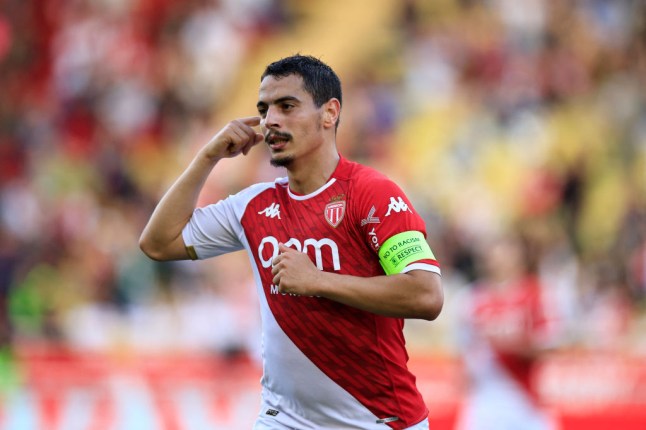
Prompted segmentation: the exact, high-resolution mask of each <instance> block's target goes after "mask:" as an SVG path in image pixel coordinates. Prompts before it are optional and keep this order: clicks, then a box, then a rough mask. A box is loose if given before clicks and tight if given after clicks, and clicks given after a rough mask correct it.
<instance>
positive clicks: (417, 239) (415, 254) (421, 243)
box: [379, 231, 435, 275]
mask: <svg viewBox="0 0 646 430" xmlns="http://www.w3.org/2000/svg"><path fill="white" fill-rule="evenodd" d="M426 258H430V259H433V260H435V255H433V251H431V247H430V246H428V243H427V242H426V239H424V235H423V234H422V233H421V232H419V231H405V232H403V233H399V234H396V235H394V236H393V237H391V238H390V239H388V240H387V241H386V242H384V244H383V245H381V248H379V262H380V263H381V267H383V268H384V272H386V275H396V274H397V273H400V272H401V271H402V270H404V267H406V266H407V265H408V264H409V263H411V262H413V261H417V260H423V259H426Z"/></svg>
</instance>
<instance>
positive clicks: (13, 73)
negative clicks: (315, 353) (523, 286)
mask: <svg viewBox="0 0 646 430" xmlns="http://www.w3.org/2000/svg"><path fill="white" fill-rule="evenodd" d="M297 52H300V53H303V54H312V55H315V56H317V57H320V58H321V59H322V60H323V61H325V62H327V63H329V64H330V65H331V66H332V67H334V68H335V69H336V70H337V71H338V73H339V75H340V77H341V79H342V82H343V85H344V93H345V94H344V99H345V100H344V102H345V104H344V110H343V115H342V120H341V127H340V130H339V132H340V134H339V144H340V149H341V151H342V153H343V154H345V155H346V156H347V157H349V158H352V159H355V160H358V161H362V162H365V163H366V164H369V165H372V166H374V167H376V168H378V169H380V170H382V171H384V172H385V173H387V174H388V175H390V176H391V177H393V178H394V179H396V180H398V181H399V182H400V183H401V184H402V186H403V188H404V189H405V190H406V191H407V193H408V194H409V196H410V197H411V200H413V202H414V204H415V206H416V208H417V209H418V210H419V211H420V212H421V213H422V214H423V215H424V217H425V218H426V220H427V222H428V226H429V242H430V243H431V246H432V248H433V249H434V250H435V253H436V255H437V256H438V258H439V260H440V262H441V263H442V267H443V269H442V270H443V276H444V285H445V290H446V307H445V310H444V312H443V314H442V316H441V317H440V318H439V319H438V320H437V321H436V322H433V323H428V322H419V321H409V322H407V336H408V337H407V339H408V344H409V347H410V351H411V366H412V367H413V368H414V369H415V371H416V372H417V373H418V375H419V384H420V389H421V390H422V391H423V393H424V395H425V396H426V398H427V399H428V403H429V408H430V409H431V428H435V429H450V428H452V425H453V424H452V423H453V422H454V418H455V414H456V411H457V410H458V408H459V406H460V404H461V401H462V399H463V395H464V390H465V389H466V386H465V384H464V382H463V371H462V367H461V364H460V352H459V349H458V347H457V345H456V344H457V338H458V332H459V324H457V317H456V315H457V313H458V310H459V308H460V300H461V297H462V296H463V292H464V291H466V290H468V289H469V288H470V285H471V284H472V283H473V282H474V281H476V280H477V278H478V276H479V272H478V269H479V265H480V263H481V262H480V261H479V258H480V257H479V255H480V254H479V253H478V252H476V251H477V249H478V248H479V247H481V246H482V244H486V241H487V239H488V238H490V237H492V236H495V235H498V234H500V233H505V234H512V235H516V236H517V237H519V238H521V239H522V240H523V241H524V242H525V243H527V244H529V245H530V247H529V249H530V250H531V253H530V254H529V257H528V258H529V259H530V260H531V261H529V262H531V263H532V265H533V267H535V268H536V270H537V273H539V275H540V277H541V280H542V281H543V282H544V285H545V287H546V288H547V290H548V291H549V295H550V297H552V298H553V299H554V306H553V307H552V309H553V310H554V317H555V318H557V319H558V321H559V327H560V329H561V333H562V336H561V338H560V342H559V346H558V348H557V349H556V350H555V351H553V352H551V353H550V354H548V355H546V356H545V357H543V358H542V363H543V365H542V366H540V367H539V369H538V370H537V374H536V378H537V379H538V380H539V381H540V382H539V387H540V392H541V395H542V397H543V400H544V401H545V403H546V404H547V405H548V406H549V407H550V408H551V409H552V410H553V411H554V413H555V414H556V415H557V416H558V417H559V420H560V421H561V422H562V424H563V428H564V429H579V428H585V429H587V430H590V429H601V428H610V426H611V425H613V426H616V427H615V428H621V429H637V428H641V429H643V428H646V412H645V411H646V360H645V358H646V308H645V304H646V301H645V299H646V3H645V2H643V1H640V0H633V1H631V0H525V1H514V0H435V1H425V0H374V1H368V0H365V1H362V0H342V1H332V0H325V1H322V0H311V1H298V0H219V1H216V0H187V1H173V0H67V1H64V2H55V1H46V0H25V1H23V0H4V1H3V2H2V3H1V4H0V303H1V305H2V306H1V308H0V344H1V347H2V349H1V354H0V428H3V429H7V430H14V429H15V430H29V429H64V430H68V429H177V430H179V429H229V430H231V429H248V428H250V423H251V422H252V421H253V419H254V416H255V414H256V410H257V404H258V391H259V384H258V376H259V374H260V370H259V368H258V360H257V351H258V342H259V339H258V336H257V334H258V328H257V323H258V320H257V309H256V306H257V305H256V301H255V300H256V299H255V297H254V290H253V289H252V288H251V287H250V285H251V283H252V280H251V277H250V271H249V269H248V266H247V264H248V263H247V261H246V256H245V255H243V254H234V255H231V256H226V257H222V258H220V259H216V260H211V261H207V262H200V263H185V262H183V263H164V264H161V263H155V262H152V261H150V260H148V259H147V258H145V257H144V255H143V254H142V253H141V252H140V251H139V249H138V246H137V239H138V236H139V233H140V231H141V229H142V227H143V225H144V223H145V222H146V220H147V217H148V216H149V214H150V213H151V211H152V209H153V207H154V204H155V203H156V201H157V200H158V199H159V197H160V196H161V194H162V193H163V192H164V191H165V190H166V189H167V187H168V186H169V184H170V182H171V181H172V180H174V178H175V177H176V176H177V175H178V173H179V172H180V171H181V170H182V169H183V167H184V166H185V165H186V164H187V163H188V161H189V160H190V159H191V157H192V156H193V154H194V153H195V151H196V150H197V148H198V147H199V146H200V145H202V144H203V143H205V142H206V141H207V139H209V137H210V136H211V135H212V134H213V133H215V132H216V131H217V130H218V129H219V128H220V127H221V126H222V125H223V124H224V123H226V122H227V121H229V120H230V119H232V118H234V117H238V116H247V115H253V114H254V113H255V108H254V106H255V101H256V94H257V88H258V84H259V76H260V73H261V72H262V70H263V68H264V66H265V65H266V64H267V63H268V62H270V61H273V60H275V59H277V58H280V57H283V56H286V55H290V54H293V53H297ZM277 174H280V172H277V171H275V170H274V169H273V168H271V167H270V166H269V165H268V162H267V158H266V156H265V154H264V152H263V151H262V150H261V149H258V150H255V151H253V152H252V154H251V155H250V157H249V158H247V159H246V160H245V161H244V162H243V161H241V160H235V161H227V162H224V163H223V164H222V165H221V166H220V167H218V174H217V178H212V179H213V180H210V181H209V183H208V185H207V187H206V189H205V192H204V193H203V196H202V202H203V203H206V202H209V201H212V200H213V199H215V198H217V197H219V196H223V195H227V194H229V193H232V192H235V191H237V190H238V189H239V188H240V187H242V186H244V185H246V184H248V183H251V182H252V181H258V180H268V179H272V178H273V177H274V176H276V175H277Z"/></svg>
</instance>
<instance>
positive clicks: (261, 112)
mask: <svg viewBox="0 0 646 430" xmlns="http://www.w3.org/2000/svg"><path fill="white" fill-rule="evenodd" d="M258 115H260V117H261V118H264V117H266V116H267V109H266V108H258Z"/></svg>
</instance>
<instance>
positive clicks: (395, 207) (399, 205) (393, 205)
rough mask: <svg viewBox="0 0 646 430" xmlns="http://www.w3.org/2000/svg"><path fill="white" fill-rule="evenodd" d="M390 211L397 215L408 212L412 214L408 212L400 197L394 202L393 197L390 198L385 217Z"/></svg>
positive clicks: (408, 209)
mask: <svg viewBox="0 0 646 430" xmlns="http://www.w3.org/2000/svg"><path fill="white" fill-rule="evenodd" d="M391 211H395V212H397V213H399V212H406V211H408V212H410V213H413V211H412V210H410V208H409V207H408V205H407V204H406V202H405V201H404V200H403V199H402V198H401V197H397V200H395V198H394V197H391V198H390V203H389V204H388V212H386V216H390V212H391Z"/></svg>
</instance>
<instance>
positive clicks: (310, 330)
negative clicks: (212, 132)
mask: <svg viewBox="0 0 646 430" xmlns="http://www.w3.org/2000/svg"><path fill="white" fill-rule="evenodd" d="M408 231H418V232H421V233H422V234H423V235H424V237H425V236H426V230H425V225H424V222H423V220H422V218H421V217H420V216H419V215H418V214H417V213H416V212H415V210H414V209H413V206H412V205H411V203H410V201H409V200H408V199H407V197H406V196H405V195H404V193H403V192H402V190H401V189H400V188H399V187H398V186H397V185H396V184H395V183H393V182H392V181H390V180H389V179H388V178H386V177H385V176H384V175H382V174H380V173H378V172H376V171H375V170H373V169H370V168H368V167H365V166H362V165H360V164H357V163H354V162H350V161H348V160H346V159H344V158H341V159H340V161H339V164H338V166H337V168H336V170H335V171H334V173H333V174H332V177H331V178H330V179H329V181H328V182H327V183H326V184H325V185H323V186H322V187H321V188H319V189H318V190H316V191H315V192H313V193H311V194H308V195H297V194H294V193H293V192H291V191H290V189H289V186H288V182H287V178H281V179H277V180H276V181H275V182H273V183H261V184H256V185H253V186H251V187H249V188H246V189H245V190H243V191H241V192H240V193H238V194H236V195H233V196H229V197H228V198H226V199H224V200H222V201H220V202H218V203H216V204H212V205H209V206H207V207H204V208H199V209H196V210H195V212H194V214H193V217H192V219H191V220H190V222H189V224H188V225H187V226H186V227H185V229H184V231H183V238H184V242H185V244H186V245H187V246H192V247H193V248H194V249H195V252H196V255H197V257H198V258H200V259H204V258H208V257H213V256H216V255H220V254H224V253H227V252H232V251H236V250H241V249H245V250H246V251H247V253H248V255H249V258H250V260H251V263H252V268H253V273H254V277H255V280H256V285H257V288H258V294H259V297H260V306H261V316H262V325H263V329H262V331H263V378H262V385H263V403H264V404H265V405H266V407H264V409H263V410H262V411H261V413H262V414H268V415H274V416H275V419H276V420H277V421H279V422H281V423H284V424H285V425H287V426H292V427H295V428H300V429H315V428H316V429H320V428H330V429H331V428H344V429H349V428H357V429H383V428H388V427H390V428H393V429H404V428H407V427H410V426H412V425H414V424H417V423H419V422H420V421H422V420H424V419H425V418H426V417H427V415H428V410H427V408H426V406H425V404H424V402H423V400H422V397H421V395H420V393H419V392H418V390H417V388H416V386H415V377H414V376H413V375H412V374H411V373H410V372H409V371H408V369H407V364H406V363H407V361H408V355H407V353H406V350H405V341H404V336H403V332H402V330H403V326H404V320H403V319H399V318H389V317H383V316H379V315H375V314H373V313H370V312H366V311H362V310H359V309H356V308H353V307H349V306H346V305H343V304H341V303H338V302H334V301H331V300H328V299H325V298H321V297H304V296H295V295H286V294H281V293H279V292H278V289H277V287H276V286H275V285H273V284H272V279H273V276H272V274H271V263H272V259H273V258H274V257H275V256H276V255H278V244H279V243H284V244H286V245H287V246H290V247H292V248H295V249H297V250H299V251H301V252H304V253H307V254H308V255H309V257H310V258H311V259H312V261H313V262H314V263H315V264H316V266H317V267H318V268H319V269H320V270H324V271H329V272H334V273H339V274H346V275H354V276H362V277H371V276H379V275H384V269H382V266H381V265H380V262H379V258H378V251H379V248H380V246H381V244H382V243H384V242H385V241H386V240H387V239H389V238H391V237H392V236H394V235H396V234H399V233H402V232H408ZM406 263H407V264H406V267H405V268H404V269H403V270H402V272H406V271H409V270H428V271H432V272H436V273H439V272H440V269H439V265H438V263H437V261H435V259H433V258H423V259H420V260H415V261H412V262H411V261H408V260H407V261H406Z"/></svg>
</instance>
